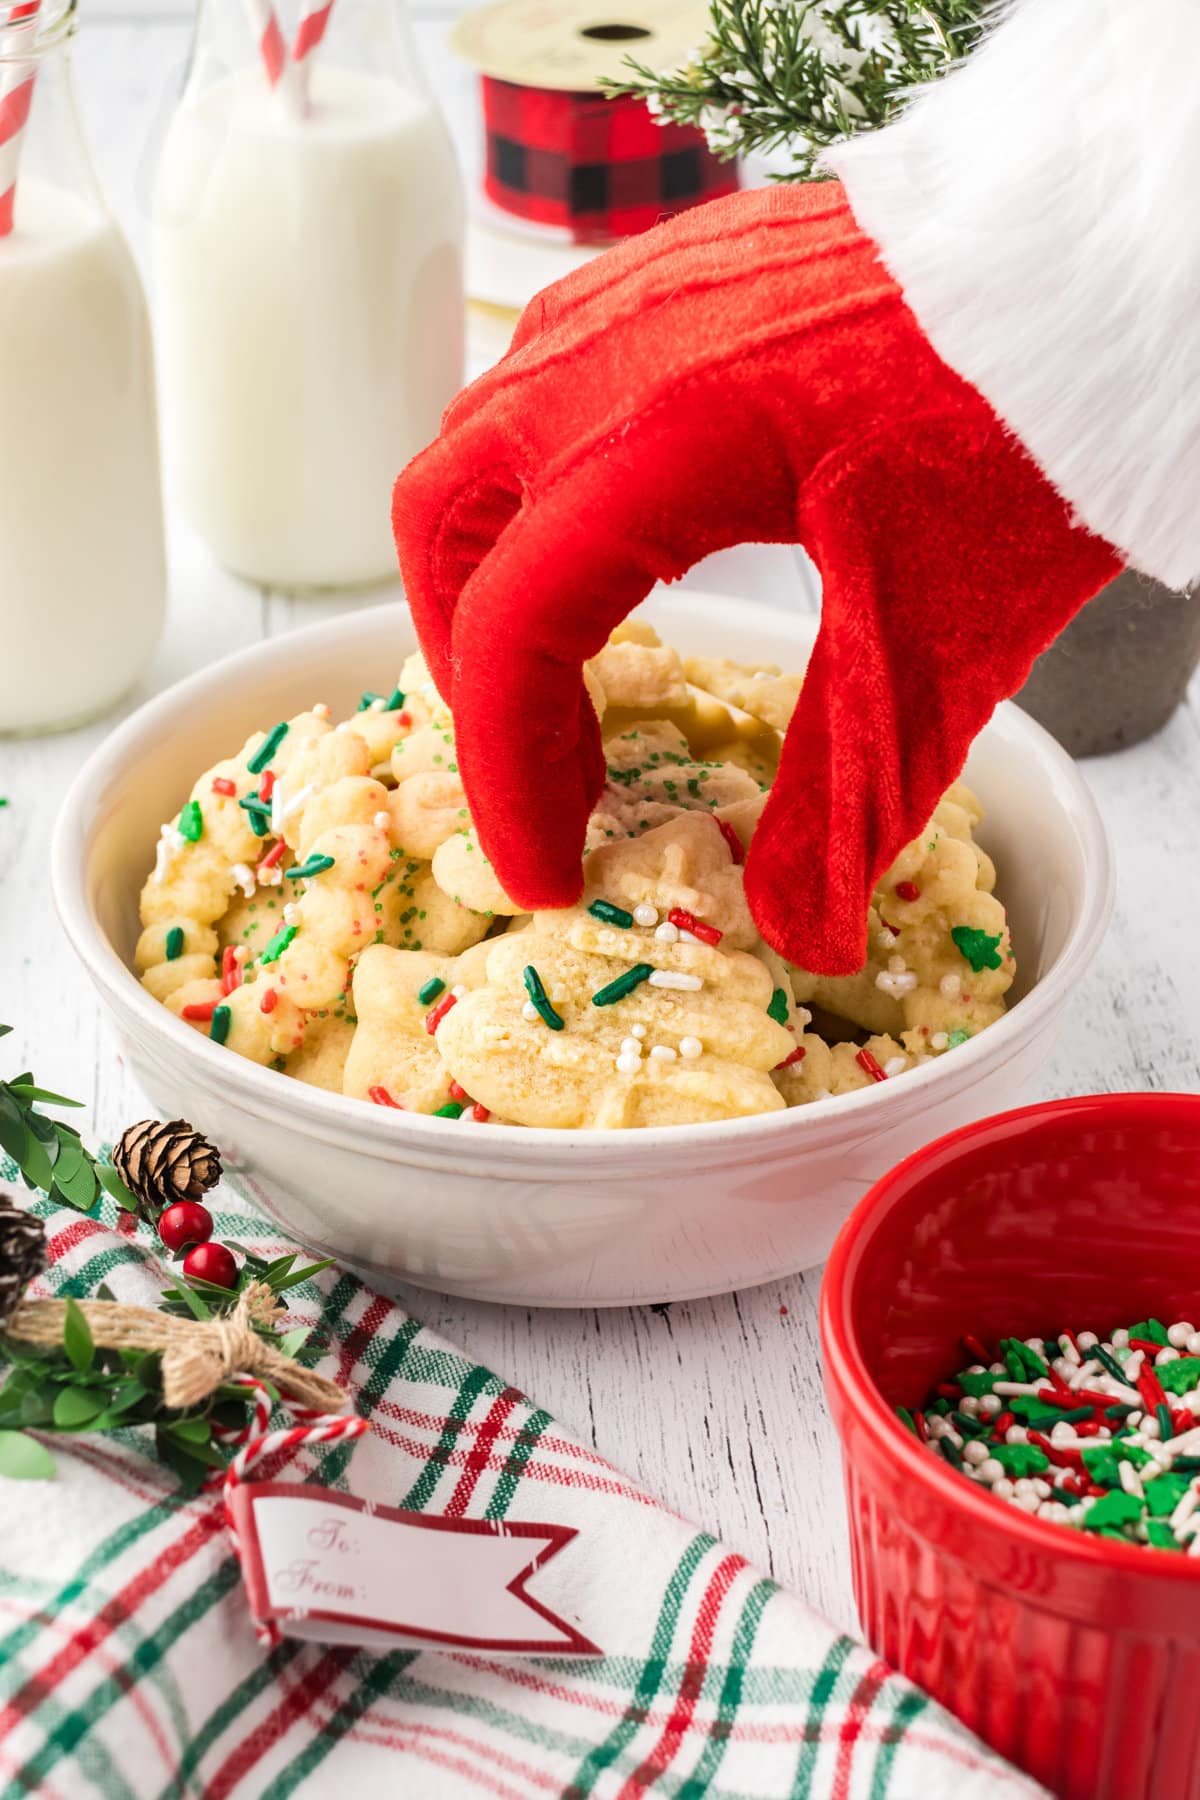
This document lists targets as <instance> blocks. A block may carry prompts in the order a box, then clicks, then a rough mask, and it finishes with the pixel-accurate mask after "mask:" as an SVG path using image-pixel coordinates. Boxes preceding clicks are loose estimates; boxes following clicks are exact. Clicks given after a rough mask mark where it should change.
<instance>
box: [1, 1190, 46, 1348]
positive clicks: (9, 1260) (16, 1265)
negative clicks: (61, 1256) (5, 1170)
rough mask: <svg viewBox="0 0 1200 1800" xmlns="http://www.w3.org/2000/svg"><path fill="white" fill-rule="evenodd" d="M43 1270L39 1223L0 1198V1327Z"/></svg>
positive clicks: (43, 1249) (43, 1242)
mask: <svg viewBox="0 0 1200 1800" xmlns="http://www.w3.org/2000/svg"><path fill="white" fill-rule="evenodd" d="M45 1266H46V1234H45V1232H44V1230H43V1228H42V1221H41V1220H40V1219H35V1218H34V1216H33V1214H32V1213H27V1212H26V1211H25V1209H24V1207H21V1206H18V1205H17V1204H16V1202H15V1201H14V1200H10V1199H9V1198H8V1196H7V1195H6V1194H0V1325H3V1323H4V1321H5V1319H7V1317H8V1315H9V1313H10V1312H11V1311H12V1309H13V1307H14V1306H15V1305H16V1304H17V1301H18V1300H19V1299H20V1298H21V1296H22V1294H23V1293H24V1292H25V1289H26V1288H27V1287H28V1286H29V1283H30V1282H31V1281H32V1280H33V1278H34V1276H35V1275H40V1274H41V1272H42V1270H43V1269H44V1268H45Z"/></svg>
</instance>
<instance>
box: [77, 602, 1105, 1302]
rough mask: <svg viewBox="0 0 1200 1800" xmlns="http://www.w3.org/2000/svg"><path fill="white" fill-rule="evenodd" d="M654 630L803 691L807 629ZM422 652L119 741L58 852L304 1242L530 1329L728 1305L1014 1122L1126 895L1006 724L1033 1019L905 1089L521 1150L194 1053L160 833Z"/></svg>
mask: <svg viewBox="0 0 1200 1800" xmlns="http://www.w3.org/2000/svg"><path fill="white" fill-rule="evenodd" d="M646 610H647V613H648V616H649V617H650V618H651V619H652V620H653V621H654V622H655V623H656V624H657V625H658V626H659V627H660V628H661V629H662V631H663V634H664V636H665V637H667V639H668V640H669V641H671V642H673V643H675V644H677V645H680V646H682V647H683V648H684V649H686V650H690V651H694V652H696V653H704V654H715V655H731V656H735V657H736V658H737V659H738V660H739V661H745V660H746V659H747V658H749V659H751V660H762V661H764V662H767V661H771V662H778V663H781V664H782V665H783V666H784V667H792V668H796V667H800V666H802V664H803V662H804V660H805V658H806V657H807V654H808V651H809V648H810V646H811V642H812V637H813V631H814V622H813V621H812V620H809V619H806V618H802V617H799V616H794V615H791V614H786V613H781V612H776V611H774V610H772V609H769V608H766V607H763V606H759V605H755V604H752V603H749V602H745V601H736V602H735V601H730V600H728V599H710V598H708V597H705V596H700V595H697V594H695V593H692V592H690V591H676V592H675V593H674V594H668V593H662V594H658V595H655V596H654V597H653V598H652V600H651V601H650V602H649V604H648V606H647V609H646ZM412 644H413V632H412V626H411V623H410V621H409V618H408V615H407V613H406V612H405V611H404V609H403V608H402V607H400V606H391V607H380V608H378V609H376V610H374V611H369V612H358V613H351V614H348V615H347V616H345V617H344V618H340V619H337V620H335V621H333V622H331V623H328V624H321V625H315V626H312V627H311V628H308V629H306V630H302V631H297V632H294V633H292V634H291V635H290V636H288V637H283V638H277V639H274V640H272V641H271V642H269V643H265V644H262V645H259V646H257V647H256V648H254V649H252V650H246V651H243V652H241V653H240V654H238V655H236V656H231V657H229V658H227V659H226V660H225V661H223V662H219V663H215V664H214V665H213V666H212V667H211V668H209V669H205V670H204V671H203V672H202V673H200V674H198V675H193V676H191V677H189V679H188V680H186V681H183V682H180V683H179V684H178V686H176V687H174V688H172V689H171V690H170V691H169V692H168V693H165V694H163V695H161V696H160V697H159V698H158V699H156V700H152V701H151V702H150V703H149V705H147V706H144V707H143V708H142V709H141V710H140V711H139V712H137V713H136V714H134V716H133V717H132V718H130V719H129V720H128V721H127V722H126V723H125V724H123V725H122V726H120V727H119V728H118V729H117V730H116V731H115V732H114V733H113V734H112V736H111V737H110V738H109V739H108V740H107V741H106V742H105V744H104V745H103V746H102V747H101V749H100V750H99V751H98V752H97V753H96V755H95V756H94V757H93V758H92V760H91V762H90V763H89V764H88V765H87V766H86V768H84V769H83V770H82V772H81V773H80V775H79V777H78V779H77V781H76V783H75V785H74V787H73V788H72V790H71V793H70V794H69V796H68V798H67V801H66V803H65V805H64V807H63V811H62V815H61V817H60V819H59V822H58V828H57V832H56V836H55V841H54V852H53V883H54V894H55V899H56V902H57V905H58V909H59V914H60V917H61V919H62V922H63V925H64V927H65V929H66V932H67V935H68V937H69V938H70V940H71V942H72V944H73V945H74V946H75V949H76V950H77V951H78V953H79V955H80V957H81V958H82V959H83V962H84V964H85V966H86V968H87V970H88V973H89V975H90V976H91V978H92V980H93V982H94V983H95V985H96V987H97V989H98V990H99V993H100V996H101V999H102V1000H103V1002H104V1005H105V1007H106V1009H107V1010H108V1012H109V1013H110V1014H111V1016H112V1019H113V1022H114V1024H115V1025H116V1028H117V1031H118V1033H119V1035H120V1038H121V1041H122V1044H123V1046H124V1049H125V1054H126V1056H127V1057H128V1060H129V1062H130V1064H131V1066H132V1068H133V1069H134V1071H135V1073H136V1074H137V1076H138V1078H139V1080H140V1081H141V1083H142V1085H143V1087H144V1088H145V1090H146V1092H147V1094H148V1095H149V1096H150V1097H151V1099H152V1100H153V1101H154V1103H155V1105H156V1106H158V1107H159V1108H160V1109H161V1110H162V1112H163V1113H164V1114H165V1115H167V1116H168V1117H174V1116H182V1117H184V1118H187V1119H190V1120H191V1121H192V1123H193V1124H194V1125H196V1126H197V1127H198V1128H199V1129H201V1130H203V1131H205V1132H207V1133H208V1134H209V1135H210V1136H211V1137H212V1138H213V1139H215V1140H216V1142H217V1143H219V1144H220V1145H222V1146H223V1147H224V1149H225V1150H226V1152H227V1153H228V1154H230V1155H231V1156H234V1157H236V1158H237V1159H238V1160H239V1161H240V1162H241V1163H243V1164H244V1165H245V1167H246V1168H247V1169H248V1170H249V1172H250V1174H251V1176H252V1178H253V1179H254V1181H255V1183H256V1191H258V1192H259V1193H260V1197H261V1200H262V1204H263V1205H264V1206H265V1208H266V1209H267V1211H268V1212H270V1213H271V1214H272V1215H273V1216H274V1217H275V1218H276V1219H277V1220H278V1221H279V1223H280V1224H281V1225H282V1226H284V1227H285V1228H286V1229H287V1230H288V1231H289V1232H291V1233H293V1234H294V1235H295V1236H296V1237H298V1238H301V1239H303V1240H304V1241H305V1242H306V1243H307V1244H310V1245H311V1246H312V1247H313V1248H314V1249H316V1250H322V1251H326V1252H329V1253H331V1254H335V1255H337V1256H338V1257H340V1258H341V1259H342V1260H344V1261H346V1262H349V1263H351V1264H353V1265H355V1266H356V1267H358V1268H360V1269H363V1270H366V1271H371V1272H375V1273H378V1274H383V1275H389V1276H394V1277H395V1276H400V1277H403V1278H405V1279H407V1280H409V1281H414V1282H418V1283H421V1284H423V1285H425V1286H427V1287H433V1288H439V1289H441V1290H443V1291H444V1292H448V1293H456V1294H468V1295H473V1296H477V1297H479V1298H483V1299H489V1300H502V1301H510V1302H514V1303H519V1304H521V1305H530V1306H572V1305H588V1306H605V1305H619V1304H626V1303H637V1302H642V1301H653V1300H669V1299H686V1298H691V1297H694V1296H696V1295H700V1294H712V1293H722V1292H727V1291H728V1290H730V1289H732V1288H737V1287H744V1286H748V1285H751V1284H753V1283H755V1282H763V1281H769V1280H771V1279H773V1278H774V1277H777V1276H780V1275H783V1274H786V1273H790V1272H791V1271H793V1270H796V1269H803V1268H808V1267H811V1266H812V1265H814V1264H816V1263H819V1262H821V1261H822V1260H823V1259H824V1257H825V1256H826V1254H827V1252H828V1250H829V1247H830V1245H831V1244H832V1242H833V1239H834V1236H835V1234H836V1232H837V1230H838V1227H839V1226H840V1225H841V1223H842V1221H843V1220H844V1219H845V1218H846V1216H847V1214H848V1213H849V1212H850V1210H851V1208H852V1207H853V1206H854V1204H855V1202H856V1201H857V1200H858V1199H859V1198H860V1196H861V1195H862V1194H863V1193H864V1192H865V1191H866V1189H867V1188H868V1187H870V1185H871V1184H872V1183H873V1182H874V1181H876V1180H877V1179H878V1178H879V1176H881V1175H882V1174H883V1173H884V1172H885V1171H886V1170H887V1169H889V1168H890V1167H891V1166H892V1164H893V1163H895V1162H896V1161H898V1160H899V1158H901V1157H903V1156H905V1155H907V1154H908V1153H909V1152H910V1151H911V1150H914V1149H916V1148H918V1146H920V1145H922V1144H924V1143H926V1142H928V1140H929V1139H931V1138H935V1137H938V1136H940V1135H941V1134H942V1133H943V1132H946V1131H949V1130H950V1129H951V1128H952V1127H954V1126H956V1125H962V1124H965V1123H966V1122H967V1121H968V1120H970V1119H975V1118H979V1117H981V1116H982V1115H984V1114H985V1113H990V1112H998V1111H1001V1110H1003V1109H1004V1108H1006V1107H1010V1106H1012V1105H1014V1104H1015V1103H1016V1101H1017V1100H1018V1099H1019V1098H1020V1096H1021V1093H1022V1090H1023V1089H1024V1088H1025V1086H1026V1084H1027V1083H1028V1081H1029V1080H1030V1078H1031V1077H1032V1076H1033V1075H1034V1074H1035V1073H1036V1072H1037V1070H1038V1068H1039V1067H1040V1065H1041V1063H1042V1062H1043V1060H1044V1059H1045V1057H1046V1055H1047V1053H1048V1051H1049V1049H1050V1046H1051V1043H1052V1040H1053V1037H1054V1035H1055V1032H1056V1030H1057V1027H1058V1025H1059V1023H1060V1021H1061V1019H1062V1015H1063V1011H1064V1008H1065V1006H1066V1004H1067V1002H1068V1001H1069V999H1070V997H1071V994H1072V990H1073V989H1074V987H1075V986H1076V984H1077V983H1078V982H1079V981H1080V980H1081V979H1082V977H1083V975H1084V972H1085V971H1086V969H1087V967H1088V964H1089V963H1090V961H1091V960H1092V957H1093V955H1094V953H1095V951H1096V949H1097V946H1098V945H1099V942H1100V939H1101V937H1102V935H1103V932H1104V928H1105V925H1106V923H1107V920H1108V914H1109V910H1110V907H1111V900H1112V875H1111V868H1110V859H1109V850H1108V845H1107V841H1106V838H1105V833H1104V829H1103V826H1102V824H1101V822H1100V819H1099V816H1098V814H1097V812H1096V808H1095V805H1094V803H1093V801H1092V799H1091V796H1090V794H1089V793H1088V790H1087V788H1086V787H1085V785H1084V783H1083V781H1082V780H1081V778H1080V776H1079V774H1078V772H1077V770H1076V768H1075V766H1074V764H1073V763H1072V762H1071V761H1070V759H1069V758H1068V757H1067V756H1066V755H1065V754H1064V753H1063V751H1062V750H1060V749H1059V748H1058V746H1057V744H1055V742H1054V741H1053V739H1052V738H1050V737H1049V736H1048V735H1047V734H1046V732H1044V731H1043V730H1041V728H1040V727H1039V726H1037V725H1035V724H1034V723H1033V721H1032V720H1031V719H1029V718H1027V717H1026V715H1025V714H1024V713H1022V712H1020V711H1018V709H1017V708H1016V707H1013V706H1007V705H1006V706H1002V707H1001V708H1000V709H999V710H998V712H997V713H996V716H995V718H994V720H993V721H992V723H991V724H990V725H989V726H988V728H987V730H986V731H985V732H984V733H983V734H982V736H981V737H980V738H979V740H978V742H977V743H976V745H975V747H974V749H973V751H972V753H971V758H970V762H969V764H968V767H967V777H968V779H969V781H970V782H971V784H972V786H973V787H974V788H975V789H976V791H977V792H978V794H979V796H980V798H981V799H982V801H983V804H984V806H985V807H986V808H987V814H988V817H987V822H986V826H985V828H984V830H983V832H982V833H981V836H982V838H983V841H984V843H985V844H986V846H987V848H988V849H989V851H990V852H991V853H992V855H993V856H994V857H995V859H996V862H997V864H998V866H999V870H1000V888H1001V892H1002V894H1003V897H1004V901H1005V903H1006V905H1007V907H1008V911H1009V917H1010V919H1011V922H1012V935H1013V942H1014V945H1015V947H1016V953H1017V960H1018V964H1019V968H1020V976H1019V980H1018V984H1017V986H1016V988H1015V990H1014V995H1015V1004H1014V1005H1013V1006H1012V1008H1011V1010H1010V1011H1009V1012H1008V1013H1007V1015H1006V1016H1005V1017H1004V1018H1003V1019H1002V1020H1000V1021H999V1022H998V1023H997V1024H996V1025H994V1026H992V1027H991V1029H990V1030H988V1031H986V1032H983V1033H981V1035H980V1036H979V1037H977V1038H975V1039H974V1040H973V1041H972V1042H970V1043H969V1044H965V1045H963V1046H962V1047H961V1048H960V1049H958V1050H955V1051H954V1052H953V1054H952V1055H949V1056H947V1057H945V1058H942V1059H940V1060H938V1061H936V1062H933V1063H929V1064H927V1065H926V1066H925V1067H923V1068H921V1069H919V1070H916V1071H915V1072H914V1073H912V1074H909V1075H905V1076H904V1077H903V1078H901V1079H898V1080H894V1081H891V1082H888V1083H886V1084H880V1085H878V1086H875V1087H872V1088H869V1089H867V1090H865V1091H863V1092H860V1093H857V1094H853V1095H848V1096H846V1097H844V1098H842V1099H836V1100H827V1101H822V1102H820V1103H819V1104H817V1105H814V1106H808V1107H804V1108H802V1109H797V1110H795V1111H789V1112H785V1113H772V1114H768V1115H766V1116H763V1117H758V1118H749V1119H734V1120H730V1121H728V1122H726V1123H720V1124H710V1125H697V1126H674V1127H668V1128H662V1127H660V1128H656V1129H652V1130H642V1131H629V1132H597V1131H577V1132H557V1131H545V1130H519V1129H514V1128H512V1127H503V1126H490V1125H470V1126H462V1125H459V1124H455V1123H452V1122H450V1121H447V1120H444V1119H435V1118H426V1117H422V1116H418V1115H415V1114H412V1113H400V1112H391V1111H387V1110H385V1109H383V1108H378V1107H372V1106H365V1105H364V1104H363V1103H362V1102H361V1101H358V1100H348V1099H345V1098H343V1096H341V1095H340V1094H328V1093H323V1092H320V1091H318V1090H316V1089H314V1088H311V1087H308V1086H305V1085H304V1084H302V1083H300V1082H297V1081H291V1080H288V1078H287V1077H286V1076H283V1075H280V1074H277V1073H275V1072H274V1071H273V1070H270V1069H264V1068H259V1067H257V1066H256V1065H254V1064H252V1063H249V1062H245V1061H243V1060H241V1059H240V1058H237V1057H234V1056H231V1055H230V1054H229V1052H228V1051H226V1050H223V1049H220V1048H219V1047H218V1046H217V1045H215V1044H212V1043H210V1042H208V1041H207V1040H206V1039H205V1038H202V1037H199V1036H198V1035H197V1034H196V1033H195V1032H194V1031H192V1030H191V1029H189V1027H188V1026H186V1025H184V1024H182V1023H181V1022H180V1021H179V1020H178V1019H176V1018H174V1017H173V1015H172V1014H171V1013H169V1012H168V1011H167V1010H166V1008H165V1007H163V1006H160V1005H158V1004H157V1002H155V1001H154V1000H152V999H151V998H150V996H149V995H148V994H147V993H146V992H145V991H144V990H143V989H142V987H141V986H140V984H139V983H138V981H137V979H136V977H135V976H134V975H133V974H131V972H130V968H129V961H130V957H131V954H132V951H133V946H134V943H135V941H136V938H137V932H138V923H137V896H138V891H139V888H140V886H141V883H142V881H143V879H144V876H145V874H146V871H147V869H148V868H149V867H150V865H151V863H152V861H153V857H154V845H155V840H156V838H157V835H158V828H159V825H160V823H161V821H162V820H163V819H167V818H170V817H172V816H173V814H174V813H176V812H177V811H178V809H179V806H180V804H181V802H182V800H183V799H184V797H185V796H186V794H187V791H188V789H189V787H190V785H191V783H192V781H193V780H194V779H195V776H196V774H197V772H198V771H200V770H202V769H204V768H206V767H208V766H209V765H210V764H211V763H213V762H214V761H216V759H217V758H218V757H219V756H221V755H224V754H226V753H227V752H228V750H229V747H230V745H231V744H234V745H236V744H239V743H241V742H242V741H243V740H244V738H245V737H246V736H247V735H248V733H249V732H250V731H251V730H253V729H255V728H256V727H261V726H262V725H263V724H264V722H269V721H270V720H272V719H275V718H279V717H281V716H284V715H286V714H288V713H292V712H296V711H298V710H299V709H300V708H301V707H303V706H305V705H310V704H311V703H312V702H313V701H315V700H317V699H324V700H327V701H329V702H330V704H331V705H332V706H333V708H334V714H335V717H336V716H339V715H340V714H341V713H344V712H346V711H348V710H350V708H351V707H352V706H353V704H354V701H355V699H356V697H357V695H358V693H359V692H360V690H361V689H363V688H364V687H373V688H377V689H383V690H386V688H387V687H388V685H389V684H390V682H391V680H392V678H393V676H394V673H395V671H396V669H397V667H398V666H399V662H400V659H401V657H402V656H403V655H405V654H406V653H407V652H408V650H409V649H410V648H411V647H412Z"/></svg>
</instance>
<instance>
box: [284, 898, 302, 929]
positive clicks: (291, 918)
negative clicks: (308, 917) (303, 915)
mask: <svg viewBox="0 0 1200 1800" xmlns="http://www.w3.org/2000/svg"><path fill="white" fill-rule="evenodd" d="M299 917H300V908H299V907H298V906H297V904H296V902H295V901H294V900H289V901H288V903H287V905H286V906H285V907H284V909H283V922H284V924H285V925H294V924H295V923H296V921H297V919H298V918H299Z"/></svg>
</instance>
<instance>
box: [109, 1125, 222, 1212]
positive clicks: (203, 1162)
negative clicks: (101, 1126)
mask: <svg viewBox="0 0 1200 1800" xmlns="http://www.w3.org/2000/svg"><path fill="white" fill-rule="evenodd" d="M112 1159H113V1167H114V1169H115V1170H116V1171H117V1174H118V1175H119V1176H120V1177H121V1180H122V1181H123V1182H124V1183H125V1186H126V1187H127V1188H128V1189H129V1191H130V1193H131V1194H132V1195H133V1197H134V1199H135V1200H136V1201H137V1202H138V1209H139V1211H143V1212H144V1214H145V1217H146V1218H147V1219H148V1220H149V1221H150V1223H151V1224H153V1222H154V1221H155V1219H157V1217H158V1215H159V1213H160V1212H161V1211H162V1209H163V1207H164V1206H170V1205H172V1204H173V1202H174V1201H176V1200H199V1199H200V1198H201V1197H202V1196H203V1195H204V1194H206V1193H207V1192H208V1190H209V1188H210V1187H212V1186H214V1184H215V1183H216V1182H218V1181H219V1180H220V1179H221V1157H220V1153H219V1152H218V1151H217V1150H216V1148H215V1147H214V1146H213V1145H212V1144H210V1143H209V1141H208V1139H207V1138H206V1137H202V1136H201V1134H200V1133H199V1132H198V1131H193V1129H192V1127H191V1126H190V1125H189V1124H188V1122H187V1120H186V1119H169V1120H168V1121H167V1122H166V1124H163V1123H161V1122H160V1121H159V1120H158V1119H142V1120H141V1121H140V1122H139V1123H138V1124H136V1125H131V1126H130V1127H129V1129H128V1130H127V1131H123V1132H122V1133H121V1135H120V1137H119V1138H118V1139H117V1141H116V1143H115V1144H114V1145H113V1153H112Z"/></svg>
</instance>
